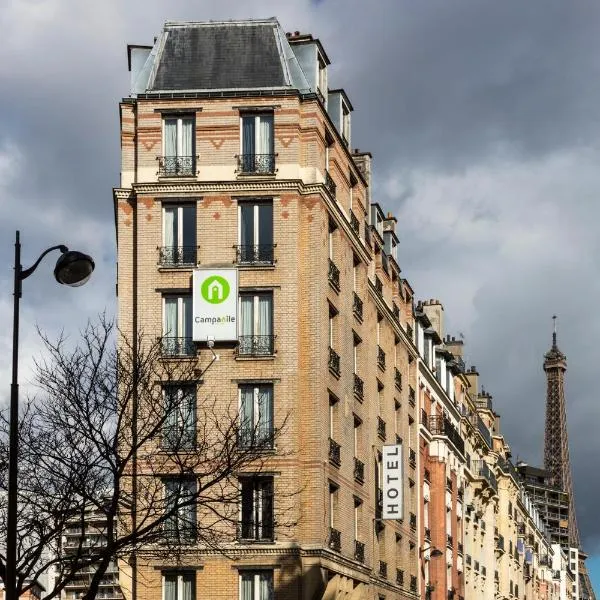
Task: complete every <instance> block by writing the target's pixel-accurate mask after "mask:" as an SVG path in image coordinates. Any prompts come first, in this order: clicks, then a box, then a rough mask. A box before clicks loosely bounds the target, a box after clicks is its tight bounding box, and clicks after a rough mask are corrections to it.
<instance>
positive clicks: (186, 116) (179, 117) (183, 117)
mask: <svg viewBox="0 0 600 600" xmlns="http://www.w3.org/2000/svg"><path fill="white" fill-rule="evenodd" d="M169 120H175V121H176V123H177V124H176V131H177V134H176V142H175V143H176V154H169V155H167V154H166V150H167V149H166V141H167V136H166V128H165V125H166V122H167V121H169ZM188 120H189V121H190V122H191V125H192V154H191V158H192V160H193V161H194V162H195V154H196V115H195V114H194V113H187V112H186V113H182V114H173V113H165V114H163V115H162V120H161V138H162V146H161V150H162V155H163V156H164V157H165V158H171V157H173V158H183V157H184V156H187V155H184V154H182V151H183V148H182V142H183V122H184V121H188Z"/></svg>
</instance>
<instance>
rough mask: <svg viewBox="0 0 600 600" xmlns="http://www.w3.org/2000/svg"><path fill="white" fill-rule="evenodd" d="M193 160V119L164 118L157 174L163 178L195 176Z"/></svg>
mask: <svg viewBox="0 0 600 600" xmlns="http://www.w3.org/2000/svg"><path fill="white" fill-rule="evenodd" d="M194 158H195V157H194V117H192V116H189V115H188V116H181V117H176V116H172V117H165V118H164V119H163V157H162V160H161V163H160V171H159V174H160V175H162V176H164V177H173V176H191V175H195V165H194V163H195V160H194Z"/></svg>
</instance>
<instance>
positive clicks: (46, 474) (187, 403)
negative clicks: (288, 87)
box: [0, 317, 291, 600]
mask: <svg viewBox="0 0 600 600" xmlns="http://www.w3.org/2000/svg"><path fill="white" fill-rule="evenodd" d="M116 337H120V339H119V344H118V346H119V351H118V352H117V350H116V343H115V338H116ZM42 340H43V344H44V346H45V350H46V358H45V359H42V360H41V361H40V362H38V363H37V364H36V383H37V386H38V388H39V394H37V395H36V397H35V398H33V399H29V400H28V401H27V402H25V403H24V407H23V410H22V414H21V416H20V425H19V447H20V448H19V494H18V503H19V517H18V564H17V571H18V592H19V593H22V592H23V591H25V590H27V589H28V588H29V587H31V585H33V582H35V581H36V580H37V579H38V578H39V577H40V576H41V575H42V574H43V573H44V572H47V571H48V570H49V569H52V570H53V572H54V573H55V577H54V581H53V585H52V586H51V589H49V590H47V596H46V597H47V598H50V599H51V598H54V597H55V596H59V595H60V593H61V591H62V590H64V589H65V586H67V585H68V584H69V583H72V582H73V581H75V578H76V577H77V575H78V573H80V572H81V571H84V570H86V569H87V570H91V572H92V573H93V575H92V576H91V579H90V582H89V587H88V589H87V591H86V593H85V595H84V600H92V599H93V598H95V596H96V594H97V592H98V586H99V584H100V582H101V580H102V578H103V577H104V576H105V574H106V572H107V570H108V569H109V567H110V565H111V563H112V562H113V561H115V560H117V559H123V560H126V561H127V560H131V559H132V557H134V556H136V555H139V553H140V552H144V553H152V554H153V555H164V556H167V557H169V559H170V560H177V557H178V556H180V555H181V553H182V552H185V549H186V548H189V547H190V546H193V547H195V548H200V549H202V548H217V549H218V550H219V551H225V552H226V551H227V547H228V543H229V542H233V541H234V540H235V538H236V536H239V534H240V533H243V532H240V531H239V530H237V531H236V528H237V527H239V526H240V525H239V524H238V515H239V503H240V500H241V501H242V503H243V497H242V498H241V499H240V489H239V487H240V486H239V481H238V474H239V473H244V472H245V473H250V472H252V473H258V472H260V471H261V470H262V469H263V467H264V465H265V461H268V460H269V452H266V450H270V449H271V448H273V444H274V441H275V439H276V438H277V436H278V435H280V432H281V429H282V427H280V428H279V429H278V430H275V429H274V428H273V427H272V425H271V422H270V420H269V421H267V420H266V419H262V418H260V417H259V418H258V419H254V420H244V419H243V418H240V416H239V414H238V406H237V402H235V403H233V404H234V405H232V403H231V402H227V401H226V400H224V399H220V398H218V397H215V398H202V399H201V398H200V395H199V394H197V389H198V387H199V386H198V383H199V379H200V378H201V377H202V375H203V373H205V372H206V369H207V366H208V365H209V364H210V363H208V365H207V364H205V365H204V368H200V369H199V368H198V365H199V363H198V362H197V361H189V360H188V361H181V360H169V359H165V357H164V354H163V344H164V340H148V339H145V338H144V336H142V335H139V336H137V341H136V342H135V344H132V343H130V342H129V341H128V340H127V339H125V338H124V337H123V336H121V335H120V334H119V333H118V332H117V331H116V330H115V327H114V325H113V323H112V322H111V321H109V320H107V319H105V318H104V317H101V318H100V320H99V322H98V323H96V324H89V325H88V326H87V328H86V329H85V331H84V332H83V334H82V338H81V341H80V343H79V344H78V345H76V347H74V348H72V347H71V346H70V345H69V343H68V341H67V340H66V339H65V338H64V337H61V338H59V339H58V341H51V340H50V339H49V338H48V337H45V336H42ZM204 362H205V363H207V361H204ZM254 421H255V422H254ZM7 440H8V423H7V415H6V414H4V413H3V414H0V493H5V491H6V475H5V471H6V469H5V463H6V455H7V445H8V444H7ZM269 492H270V493H269ZM242 495H243V490H242ZM270 497H272V489H271V490H270V491H269V490H268V489H267V490H266V492H265V498H267V499H268V498H270ZM284 512H285V509H281V508H278V511H275V510H271V511H270V512H269V514H270V515H271V517H265V518H263V519H262V520H261V525H260V526H261V534H262V535H265V536H266V537H268V535H272V531H273V528H274V526H275V520H276V519H277V520H278V523H282V524H283V522H284V520H285V519H283V518H280V515H283V514H284ZM92 513H95V514H97V515H99V516H100V517H101V520H100V522H101V523H102V526H101V530H99V531H98V533H99V535H98V536H95V537H94V536H90V535H89V532H90V530H89V524H90V515H91V514H92ZM276 515H277V516H276ZM5 520H6V514H5V508H3V507H0V528H5V525H6V522H5ZM289 524H291V521H290V522H289V523H287V525H289ZM241 526H242V528H243V527H254V526H255V524H254V523H253V522H252V521H251V522H250V523H243V524H241ZM86 528H87V529H86ZM0 531H1V529H0ZM73 531H75V532H80V533H81V535H78V536H77V535H76V536H75V538H73V537H72V535H71V537H70V539H71V540H73V539H75V540H76V543H75V544H73V543H71V544H70V545H69V546H67V545H65V543H64V541H65V536H66V534H67V532H69V533H70V534H72V533H73ZM2 552H3V550H2V551H0V577H3V575H4V556H3V555H2Z"/></svg>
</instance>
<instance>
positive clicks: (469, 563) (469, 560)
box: [465, 554, 471, 567]
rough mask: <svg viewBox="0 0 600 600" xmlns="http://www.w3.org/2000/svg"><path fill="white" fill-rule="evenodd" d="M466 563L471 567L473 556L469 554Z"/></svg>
mask: <svg viewBox="0 0 600 600" xmlns="http://www.w3.org/2000/svg"><path fill="white" fill-rule="evenodd" d="M465 562H466V563H467V566H468V567H470V566H471V555H470V554H467V556H465Z"/></svg>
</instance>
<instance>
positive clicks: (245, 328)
mask: <svg viewBox="0 0 600 600" xmlns="http://www.w3.org/2000/svg"><path fill="white" fill-rule="evenodd" d="M274 337H275V336H274V335H273V292H261V293H257V294H242V295H241V296H240V336H239V342H240V343H239V347H238V354H240V355H242V356H265V355H270V354H273V352H274Z"/></svg>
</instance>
